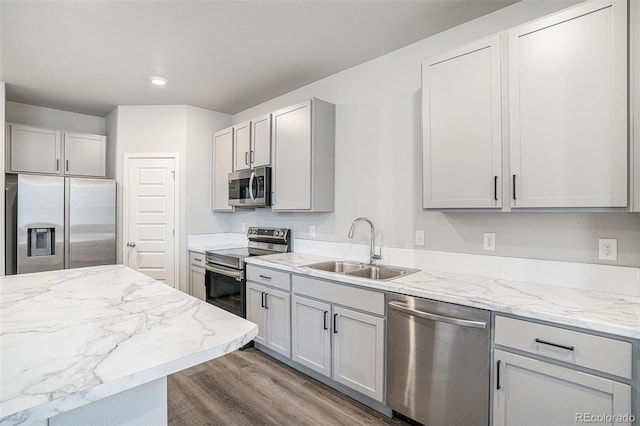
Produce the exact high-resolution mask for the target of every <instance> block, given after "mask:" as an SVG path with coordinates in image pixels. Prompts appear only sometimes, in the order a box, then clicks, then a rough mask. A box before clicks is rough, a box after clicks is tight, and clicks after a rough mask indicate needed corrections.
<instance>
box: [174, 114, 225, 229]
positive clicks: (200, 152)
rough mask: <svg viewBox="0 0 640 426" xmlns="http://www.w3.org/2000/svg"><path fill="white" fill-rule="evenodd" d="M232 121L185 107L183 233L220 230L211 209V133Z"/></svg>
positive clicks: (222, 115) (222, 116)
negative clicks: (185, 145)
mask: <svg viewBox="0 0 640 426" xmlns="http://www.w3.org/2000/svg"><path fill="white" fill-rule="evenodd" d="M230 125H231V116H230V115H229V114H223V113H220V112H215V111H209V110H206V109H202V108H196V107H192V106H188V107H187V129H186V135H187V136H186V143H187V158H186V166H187V167H186V170H185V171H184V173H185V176H186V188H187V191H186V194H185V201H186V205H187V216H186V230H185V231H186V234H187V235H189V234H206V233H213V232H222V231H223V228H222V225H221V224H220V223H219V221H218V220H217V219H216V216H214V215H213V214H212V212H211V185H212V171H213V169H212V155H213V153H212V143H213V142H212V135H213V133H214V132H216V131H218V130H220V129H223V128H225V127H228V126H230Z"/></svg>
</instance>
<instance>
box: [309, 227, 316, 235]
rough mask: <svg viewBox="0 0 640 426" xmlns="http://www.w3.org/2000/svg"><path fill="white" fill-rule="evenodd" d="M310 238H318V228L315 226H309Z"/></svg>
mask: <svg viewBox="0 0 640 426" xmlns="http://www.w3.org/2000/svg"><path fill="white" fill-rule="evenodd" d="M309 236H310V237H315V236H316V227H315V225H309Z"/></svg>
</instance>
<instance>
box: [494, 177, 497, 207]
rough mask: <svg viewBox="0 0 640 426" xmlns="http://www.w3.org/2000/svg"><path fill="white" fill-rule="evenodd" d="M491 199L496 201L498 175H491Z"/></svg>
mask: <svg viewBox="0 0 640 426" xmlns="http://www.w3.org/2000/svg"><path fill="white" fill-rule="evenodd" d="M493 199H494V200H495V201H498V176H494V177H493Z"/></svg>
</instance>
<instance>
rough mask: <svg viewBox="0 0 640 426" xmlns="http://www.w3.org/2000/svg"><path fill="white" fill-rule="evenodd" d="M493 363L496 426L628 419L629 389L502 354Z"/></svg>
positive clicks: (568, 370)
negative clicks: (594, 418)
mask: <svg viewBox="0 0 640 426" xmlns="http://www.w3.org/2000/svg"><path fill="white" fill-rule="evenodd" d="M494 359H495V362H496V365H499V366H500V367H499V368H498V370H499V371H498V372H497V376H496V386H495V395H494V411H493V425H494V426H509V425H519V426H548V425H570V424H576V423H590V422H589V421H584V417H582V418H580V419H579V418H578V417H577V416H584V415H585V414H589V415H603V416H621V417H620V418H622V416H624V415H627V416H628V415H630V413H631V387H630V386H629V385H626V384H623V383H620V382H617V381H614V380H611V379H607V378H603V377H598V376H595V375H592V374H588V373H584V372H580V371H576V370H572V369H570V368H566V367H560V366H558V365H554V364H551V363H548V362H544V361H540V360H536V359H533V358H529V357H524V356H520V355H516V354H512V353H509V352H505V351H501V350H496V351H495V357H494ZM580 420H582V421H580ZM599 423H602V424H623V422H611V421H605V422H599Z"/></svg>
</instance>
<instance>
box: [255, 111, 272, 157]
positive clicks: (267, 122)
mask: <svg viewBox="0 0 640 426" xmlns="http://www.w3.org/2000/svg"><path fill="white" fill-rule="evenodd" d="M250 157H251V158H250V159H251V166H252V167H260V166H268V165H270V164H271V114H269V115H266V116H264V117H260V118H257V119H255V120H252V121H251V153H250Z"/></svg>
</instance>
